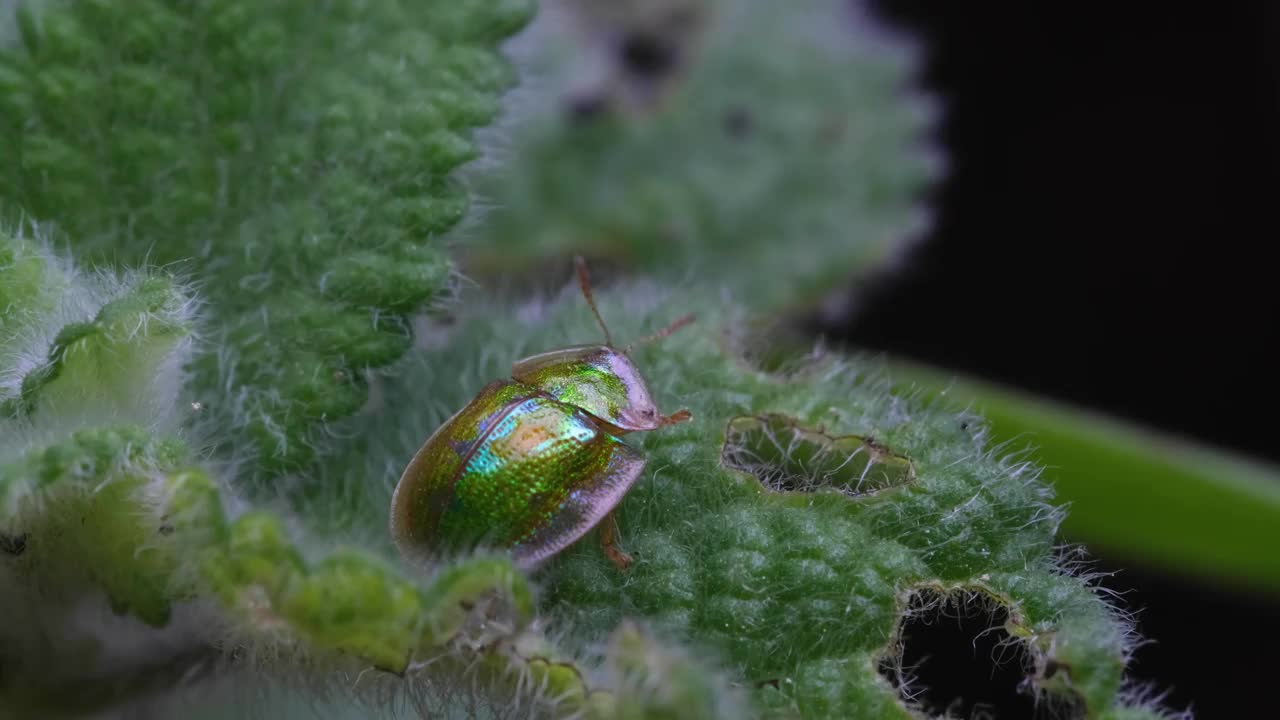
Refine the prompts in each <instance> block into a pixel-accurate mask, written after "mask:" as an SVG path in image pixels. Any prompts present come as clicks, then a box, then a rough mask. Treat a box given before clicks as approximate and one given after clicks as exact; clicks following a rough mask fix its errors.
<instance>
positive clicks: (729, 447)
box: [721, 414, 915, 495]
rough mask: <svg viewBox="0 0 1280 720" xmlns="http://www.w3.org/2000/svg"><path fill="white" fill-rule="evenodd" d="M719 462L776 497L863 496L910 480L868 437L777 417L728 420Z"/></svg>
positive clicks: (903, 464)
mask: <svg viewBox="0 0 1280 720" xmlns="http://www.w3.org/2000/svg"><path fill="white" fill-rule="evenodd" d="M721 461H722V462H723V463H724V465H725V467H729V468H732V469H735V470H741V471H743V472H747V473H751V474H752V475H754V476H756V477H757V478H759V480H760V482H761V483H763V484H764V486H765V487H767V488H769V489H770V490H774V491H778V492H815V491H818V490H837V491H839V492H842V493H844V494H846V495H869V494H871V493H875V492H877V491H880V490H884V489H886V488H891V487H896V486H898V485H904V484H906V483H909V482H911V481H912V480H914V479H915V468H914V467H913V466H912V464H911V461H910V460H909V459H907V458H906V457H904V456H902V455H898V454H896V453H894V452H892V451H891V450H889V449H888V448H886V447H885V446H884V445H882V444H880V443H879V442H876V441H875V440H873V439H872V438H869V437H864V436H861V435H834V436H833V435H828V434H827V433H826V432H824V431H822V430H820V429H819V430H815V429H811V428H806V427H803V426H801V425H800V424H799V423H797V422H796V421H795V420H794V419H793V418H790V417H787V416H786V415H779V414H766V415H748V416H743V417H736V418H734V419H732V420H730V421H729V427H728V429H727V430H726V431H725V441H724V452H723V454H722V456H721Z"/></svg>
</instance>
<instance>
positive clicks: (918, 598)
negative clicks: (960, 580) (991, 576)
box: [880, 590, 1084, 720]
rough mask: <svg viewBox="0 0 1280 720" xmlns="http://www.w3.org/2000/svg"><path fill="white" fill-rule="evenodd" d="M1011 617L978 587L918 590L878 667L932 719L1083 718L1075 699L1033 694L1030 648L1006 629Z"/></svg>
mask: <svg viewBox="0 0 1280 720" xmlns="http://www.w3.org/2000/svg"><path fill="white" fill-rule="evenodd" d="M1008 622H1009V611H1008V608H1006V607H1005V606H1004V605H1003V604H1002V603H1000V602H998V601H996V600H995V599H993V598H991V597H990V596H988V595H985V594H983V593H978V592H965V591H963V590H957V591H953V592H949V593H945V594H944V593H941V592H938V591H936V590H921V591H917V592H915V593H913V594H912V597H911V601H910V603H909V604H908V606H907V609H906V612H905V614H904V615H903V618H902V620H901V621H900V623H899V625H898V628H897V635H896V643H895V644H894V645H893V646H892V647H891V651H890V653H889V654H888V655H887V656H886V657H884V658H883V659H882V660H881V662H880V673H881V674H882V675H884V676H885V677H886V678H887V679H888V680H889V682H890V683H892V684H893V686H894V687H895V688H897V689H898V693H899V695H900V696H901V697H902V699H903V701H905V702H906V703H907V704H908V705H910V706H912V707H914V708H916V709H918V710H919V711H921V712H922V713H923V714H925V715H927V716H929V717H945V718H967V719H971V720H998V719H1000V718H1033V719H1034V720H1060V719H1062V720H1066V719H1074V718H1081V717H1083V716H1084V714H1083V708H1082V706H1081V705H1080V704H1079V703H1078V702H1076V699H1075V698H1074V697H1062V696H1059V695H1052V696H1051V695H1047V694H1044V693H1039V694H1037V693H1036V692H1035V690H1034V685H1033V683H1032V682H1031V679H1032V678H1031V676H1032V675H1033V674H1034V673H1035V663H1034V662H1033V659H1032V657H1031V652H1030V651H1029V650H1028V647H1027V644H1026V642H1025V641H1023V640H1020V639H1018V638H1015V637H1014V636H1012V635H1010V634H1009V631H1008V630H1007V627H1008Z"/></svg>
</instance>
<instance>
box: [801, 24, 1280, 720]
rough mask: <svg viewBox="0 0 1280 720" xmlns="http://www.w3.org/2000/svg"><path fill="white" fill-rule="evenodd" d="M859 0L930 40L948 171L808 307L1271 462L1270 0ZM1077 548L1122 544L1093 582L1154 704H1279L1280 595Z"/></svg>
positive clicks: (883, 338)
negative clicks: (845, 280)
mask: <svg viewBox="0 0 1280 720" xmlns="http://www.w3.org/2000/svg"><path fill="white" fill-rule="evenodd" d="M872 5H873V7H874V8H876V9H877V10H878V11H880V14H881V15H882V16H883V17H885V18H888V19H889V20H891V21H892V22H893V23H894V24H896V25H898V26H900V27H903V28H904V29H908V30H911V31H914V32H917V33H919V34H920V36H921V38H922V39H923V41H924V44H925V48H926V58H927V63H926V65H925V67H924V68H923V73H922V77H921V81H922V83H923V85H924V86H926V87H927V88H928V89H929V90H931V91H932V92H934V93H935V94H936V95H937V96H938V97H939V99H940V100H941V101H942V106H943V108H944V109H945V116H944V120H943V125H942V129H941V131H940V133H939V136H938V138H937V140H938V142H939V144H940V145H941V146H942V148H943V149H944V150H945V152H946V154H947V155H948V156H949V160H950V175H949V177H948V178H947V179H946V180H945V181H944V182H943V183H942V184H940V185H939V186H938V187H936V188H934V190H933V192H932V196H931V197H929V198H926V199H925V200H926V202H927V203H928V204H929V205H930V206H931V207H932V208H933V210H934V213H935V227H934V230H933V231H932V232H931V234H930V237H929V238H928V241H927V242H926V243H925V244H924V245H922V246H921V247H920V248H918V249H917V251H916V252H915V253H914V255H913V257H912V259H911V260H910V261H909V262H906V263H903V265H902V267H903V268H904V270H903V272H902V273H900V274H898V275H896V276H892V277H885V278H883V279H882V280H881V282H880V283H879V285H878V286H877V287H876V288H874V289H873V290H872V292H870V293H869V295H867V296H866V297H865V298H864V302H863V303H862V304H861V306H860V310H861V312H860V314H859V315H858V316H857V317H856V318H855V319H854V320H853V321H852V322H850V323H849V324H847V325H842V326H829V327H826V328H822V331H823V332H825V333H826V334H827V335H828V336H829V337H831V338H833V339H835V340H844V341H848V342H851V343H852V344H854V345H857V346H859V347H862V348H868V349H872V350H887V351H891V352H893V353H895V354H900V355H904V356H907V357H913V358H917V359H920V360H923V361H926V362H928V363H932V364H935V365H938V366H942V367H949V368H954V369H956V370H959V371H965V372H969V373H973V374H976V375H979V376H982V377H987V378H992V379H996V380H1000V381H1004V382H1007V383H1010V384H1013V385H1016V386H1020V387H1024V388H1028V389H1031V390H1033V391H1036V392H1039V393H1043V394H1046V395H1049V396H1053V397H1058V398H1065V399H1069V400H1071V401H1072V402H1075V403H1079V404H1085V405H1089V406H1092V407H1095V408H1097V409H1101V410H1104V411H1106V412H1109V413H1112V414H1116V415H1119V416H1122V417H1127V418H1130V419H1134V420H1137V421H1139V422H1141V423H1144V424H1148V425H1151V426H1153V427H1157V428H1161V429H1165V430H1170V431H1174V432H1177V433H1181V434H1185V435H1187V436H1190V437H1195V438H1199V439H1202V440H1205V441H1208V442H1211V443H1215V444H1219V445H1221V446H1224V447H1228V448H1234V449H1237V450H1240V451H1244V452H1247V453H1251V454H1254V455H1257V456H1259V457H1262V458H1265V459H1270V460H1272V461H1275V462H1280V444H1277V443H1276V442H1275V439H1274V433H1275V431H1274V422H1271V421H1270V420H1269V419H1267V417H1266V416H1269V415H1271V414H1272V413H1273V412H1274V409H1275V408H1276V407H1277V406H1280V383H1277V382H1274V374H1275V372H1276V368H1277V367H1280V353H1278V352H1277V350H1276V348H1277V347H1280V322H1278V321H1277V319H1278V318H1280V292H1278V291H1277V289H1276V282H1275V280H1274V277H1273V276H1274V274H1275V270H1274V267H1275V264H1274V262H1273V261H1271V259H1270V258H1271V256H1272V255H1273V254H1274V247H1273V246H1274V245H1275V242H1276V238H1277V237H1280V213H1277V211H1276V197H1277V188H1280V5H1277V4H1275V3H1271V2H1266V1H1265V0H1248V1H1246V2H1239V3H1227V4H1220V5H1214V6H1192V5H1185V6H1183V5H1177V4H1157V3H1108V4H1100V5H1087V6H1086V5H1079V4H1070V3H1058V4H1053V5H1045V4H1041V3H1014V2H996V3H982V4H972V3H947V2H934V1H930V0H873V2H872ZM1047 479H1049V480H1050V481H1051V480H1052V477H1051V474H1050V475H1049V476H1047ZM1090 550H1091V552H1092V553H1093V554H1094V555H1095V556H1098V557H1100V558H1101V560H1102V562H1101V567H1100V568H1099V569H1100V570H1103V571H1107V570H1114V569H1116V568H1127V569H1126V571H1124V572H1122V573H1120V574H1119V575H1117V576H1114V577H1112V578H1110V579H1108V580H1106V581H1105V583H1104V584H1105V585H1107V586H1108V587H1112V588H1114V589H1118V590H1120V591H1123V592H1125V593H1127V594H1126V595H1125V596H1124V597H1123V598H1122V602H1123V604H1124V605H1125V606H1127V607H1129V608H1131V609H1134V610H1137V611H1139V613H1140V614H1139V617H1138V622H1139V630H1140V631H1141V633H1142V634H1143V635H1144V636H1145V637H1148V638H1150V639H1152V640H1153V644H1150V645H1147V646H1144V647H1142V648H1140V649H1139V651H1138V653H1137V656H1136V658H1135V664H1134V666H1133V676H1134V677H1135V678H1136V679H1138V680H1141V681H1150V682H1153V683H1155V684H1156V686H1157V687H1158V688H1160V689H1165V690H1170V691H1171V694H1170V696H1169V698H1168V700H1167V706H1168V707H1170V708H1175V709H1181V708H1185V707H1187V706H1188V705H1191V706H1192V707H1193V709H1195V710H1196V714H1197V716H1198V717H1205V718H1215V717H1250V716H1257V712H1258V710H1259V708H1265V707H1270V706H1271V705H1272V704H1273V703H1272V702H1271V700H1270V696H1271V695H1272V694H1273V693H1272V692H1271V690H1270V686H1271V682H1272V679H1271V675H1272V674H1273V673H1272V671H1271V669H1272V668H1273V667H1274V661H1273V658H1272V657H1271V655H1272V648H1273V647H1275V645H1276V644H1277V643H1280V599H1277V598H1274V597H1261V596H1251V595H1247V594H1244V593H1237V592H1233V591H1230V590H1226V589H1223V588H1215V587H1210V586H1208V585H1207V584H1204V583H1200V582H1196V581H1190V580H1186V579H1179V578H1173V577H1169V576H1165V575H1161V574H1158V573H1155V572H1152V571H1150V570H1144V569H1143V568H1141V567H1134V563H1133V562H1131V561H1129V560H1128V559H1120V558H1109V557H1108V555H1107V549H1106V548H1098V547H1093V548H1090ZM1194 618H1201V619H1207V620H1204V621H1199V620H1195V621H1193V620H1191V619H1194ZM1236 623H1238V624H1236Z"/></svg>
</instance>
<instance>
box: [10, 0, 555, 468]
mask: <svg viewBox="0 0 1280 720" xmlns="http://www.w3.org/2000/svg"><path fill="white" fill-rule="evenodd" d="M529 14H530V7H529V4H528V3H526V2H516V1H508V2H487V1H485V0H466V1H464V2H459V1H458V0H437V1H435V2H364V1H361V0H332V1H329V2H323V3H314V2H301V1H292V2H268V3H261V2H251V1H248V0H219V1H217V2H207V3H206V2H201V3H179V2H171V1H167V0H146V1H144V2H131V3H124V4H122V3H117V2H109V1H106V0H85V1H84V2H74V3H65V4H56V5H50V6H49V7H45V8H42V11H41V12H40V13H39V15H38V17H36V16H35V15H34V14H22V17H23V18H25V20H24V23H23V24H22V28H23V37H24V40H25V42H24V43H23V45H22V46H21V47H16V48H8V49H0V68H2V69H3V71H2V73H0V82H3V84H4V92H0V157H3V158H4V162H3V164H2V165H3V166H2V167H0V210H5V209H7V211H8V213H9V214H10V215H11V216H15V217H16V216H19V215H21V216H23V217H27V218H34V219H35V220H38V221H46V220H47V221H52V222H54V223H56V224H57V225H58V227H59V228H60V230H61V231H62V233H63V234H64V235H65V237H66V239H67V241H69V242H70V243H71V245H72V246H73V248H74V249H75V251H76V254H77V257H78V259H79V260H81V261H82V262H86V263H88V262H94V263H97V262H105V263H111V264H117V263H119V264H123V265H126V266H141V265H144V264H160V265H169V264H176V265H177V266H178V267H181V268H182V269H183V270H184V271H189V272H192V273H193V274H195V275H197V276H198V277H199V279H200V282H201V285H202V288H203V291H204V295H205V297H206V299H207V300H208V303H209V315H210V318H211V320H212V326H211V327H210V332H211V335H212V337H213V340H214V341H215V342H216V343H217V344H216V345H213V346H210V350H209V352H208V353H207V354H206V355H204V356H202V357H201V358H199V359H198V361H197V362H196V363H195V366H194V367H195V370H196V374H197V378H196V379H197V382H198V388H199V394H198V397H197V399H199V400H200V401H202V402H203V403H204V404H205V406H206V407H207V408H208V410H209V412H210V413H216V414H218V415H219V417H220V418H221V420H222V422H221V425H222V427H223V428H224V430H225V431H226V434H227V435H228V437H224V438H221V439H223V440H224V441H225V442H226V443H227V444H228V446H234V450H235V452H236V453H237V454H238V455H244V454H245V453H255V454H256V455H257V459H258V460H259V461H260V462H261V464H262V466H263V467H264V468H266V469H268V470H277V469H282V468H286V467H296V466H298V465H299V464H300V463H302V462H305V461H306V460H307V459H309V458H310V457H312V455H313V453H314V450H315V445H316V444H317V443H319V442H322V441H323V440H324V438H325V437H327V436H326V435H325V434H324V432H323V427H324V425H325V424H326V423H327V422H329V421H331V420H334V419H337V418H340V417H343V416H346V415H350V414H352V413H354V412H355V411H356V410H358V409H359V408H360V406H361V405H363V404H364V402H365V400H366V395H367V388H366V386H365V376H364V371H365V368H369V367H381V366H385V365H387V364H389V363H391V362H393V361H394V360H395V359H396V358H398V357H399V356H400V355H401V354H402V353H403V352H404V351H405V350H406V349H407V348H408V347H409V344H410V332H409V329H408V324H407V322H406V313H409V312H412V311H414V310H416V309H417V308H419V307H422V306H423V305H425V304H428V303H431V302H432V301H435V300H437V299H439V298H441V297H443V296H445V295H447V294H449V293H450V292H451V290H450V284H451V283H450V272H451V271H450V266H449V262H448V259H447V257H446V255H445V254H444V252H443V249H442V247H441V243H440V241H439V236H440V234H441V233H443V232H444V231H445V230H447V229H448V228H450V227H451V226H452V225H454V224H455V223H456V222H457V221H458V220H459V218H460V217H461V216H462V213H463V211H464V210H465V208H466V206H467V195H466V192H465V191H464V189H463V188H462V186H461V185H460V184H459V183H458V182H457V181H456V180H454V179H453V178H452V177H451V175H452V173H453V171H454V170H455V169H456V168H457V167H458V166H459V165H460V164H462V163H464V162H466V161H468V160H470V159H471V158H473V157H475V155H476V153H477V151H476V149H475V145H474V143H473V142H472V141H471V139H470V131H471V130H472V129H474V128H476V127H479V126H482V125H485V124H487V123H489V122H490V121H492V119H493V117H494V116H495V114H496V112H497V109H498V106H497V103H496V98H497V96H498V94H499V93H500V92H501V91H502V90H503V89H504V88H505V87H506V86H507V84H508V83H509V81H510V79H511V77H510V76H511V73H510V72H509V70H508V68H507V67H506V64H505V62H504V60H503V59H502V58H501V57H500V56H499V55H498V54H497V52H496V45H497V44H498V43H499V42H501V41H502V40H503V39H504V38H505V37H506V36H507V35H508V34H510V33H512V32H514V31H516V30H517V29H518V28H519V27H520V26H521V25H522V24H523V23H524V22H525V20H526V19H527V18H528V16H529ZM228 350H229V351H228ZM232 428H238V429H239V432H236V433H235V434H232V433H231V429H232Z"/></svg>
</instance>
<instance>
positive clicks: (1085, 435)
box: [890, 360, 1280, 590]
mask: <svg viewBox="0 0 1280 720" xmlns="http://www.w3.org/2000/svg"><path fill="white" fill-rule="evenodd" d="M890 368H891V373H890V374H891V375H892V377H893V380H894V381H895V383H897V384H898V385H900V386H901V387H903V388H913V389H915V390H916V391H918V392H920V393H922V394H923V395H925V396H926V397H935V398H939V399H942V400H944V401H945V402H946V403H948V404H950V405H953V406H956V407H970V408H972V409H973V411H974V412H976V413H978V414H979V415H981V416H982V417H983V418H985V420H986V422H987V423H989V424H990V430H991V438H992V440H993V441H994V442H1009V443H1013V444H1014V446H1017V445H1029V446H1031V447H1032V448H1034V451H1033V452H1032V453H1031V455H1029V459H1031V460H1033V461H1035V462H1036V463H1038V464H1040V465H1043V466H1044V467H1045V470H1044V479H1045V480H1046V481H1047V482H1049V483H1052V484H1053V486H1054V488H1055V490H1056V491H1057V493H1058V496H1059V498H1060V499H1061V500H1063V501H1065V502H1068V503H1070V505H1071V513H1070V514H1069V515H1068V516H1067V518H1066V521H1065V523H1064V524H1063V527H1062V531H1063V533H1064V534H1065V535H1066V537H1067V538H1068V539H1071V540H1075V541H1079V542H1085V543H1088V544H1089V545H1091V546H1095V547H1098V548H1105V549H1107V550H1109V551H1114V552H1116V553H1120V554H1123V555H1126V556H1129V557H1132V558H1134V559H1138V560H1141V561H1144V562H1152V563H1155V564H1158V565H1161V566H1163V567H1165V568H1167V569H1168V570H1170V571H1173V572H1176V573H1194V574H1197V575H1203V576H1206V577H1210V578H1213V579H1215V580H1227V581H1231V582H1236V583H1245V584H1250V585H1255V586H1258V587H1263V588H1267V589H1270V590H1280V554H1277V553H1276V552H1274V549H1275V548H1277V547H1280V469H1277V468H1273V467H1269V466H1267V465H1265V464H1262V463H1259V462H1255V461H1252V460H1249V459H1247V458H1243V457H1239V456H1237V455H1235V454H1233V453H1230V452H1227V451H1223V450H1218V449H1214V448H1210V447H1206V446H1204V445H1202V444H1200V443H1198V442H1196V441H1194V440H1190V439H1187V438H1178V437H1172V436H1169V435H1165V434H1162V433H1159V432H1156V431H1154V430H1151V429H1148V428H1143V427H1139V426H1137V425H1134V424H1132V423H1128V422H1124V421H1121V420H1118V419H1115V418H1111V417H1106V416H1103V415H1101V414H1099V413H1097V412H1092V411H1088V410H1084V409H1081V408H1077V407H1072V406H1070V405H1068V404H1065V403H1060V402H1054V401H1051V400H1048V399H1046V398H1041V397H1036V396H1033V395H1031V394H1029V393H1026V392H1023V391H1019V390H1016V389H1013V388H1009V387H1003V386H1000V385H997V384H994V383H990V382H983V381H980V380H976V379H973V378H966V377H958V376H955V375H953V374H952V373H950V372H948V371H945V370H939V369H936V368H929V367H925V366H921V365H917V364H913V363H909V362H906V361H902V360H894V361H891V362H890Z"/></svg>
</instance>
